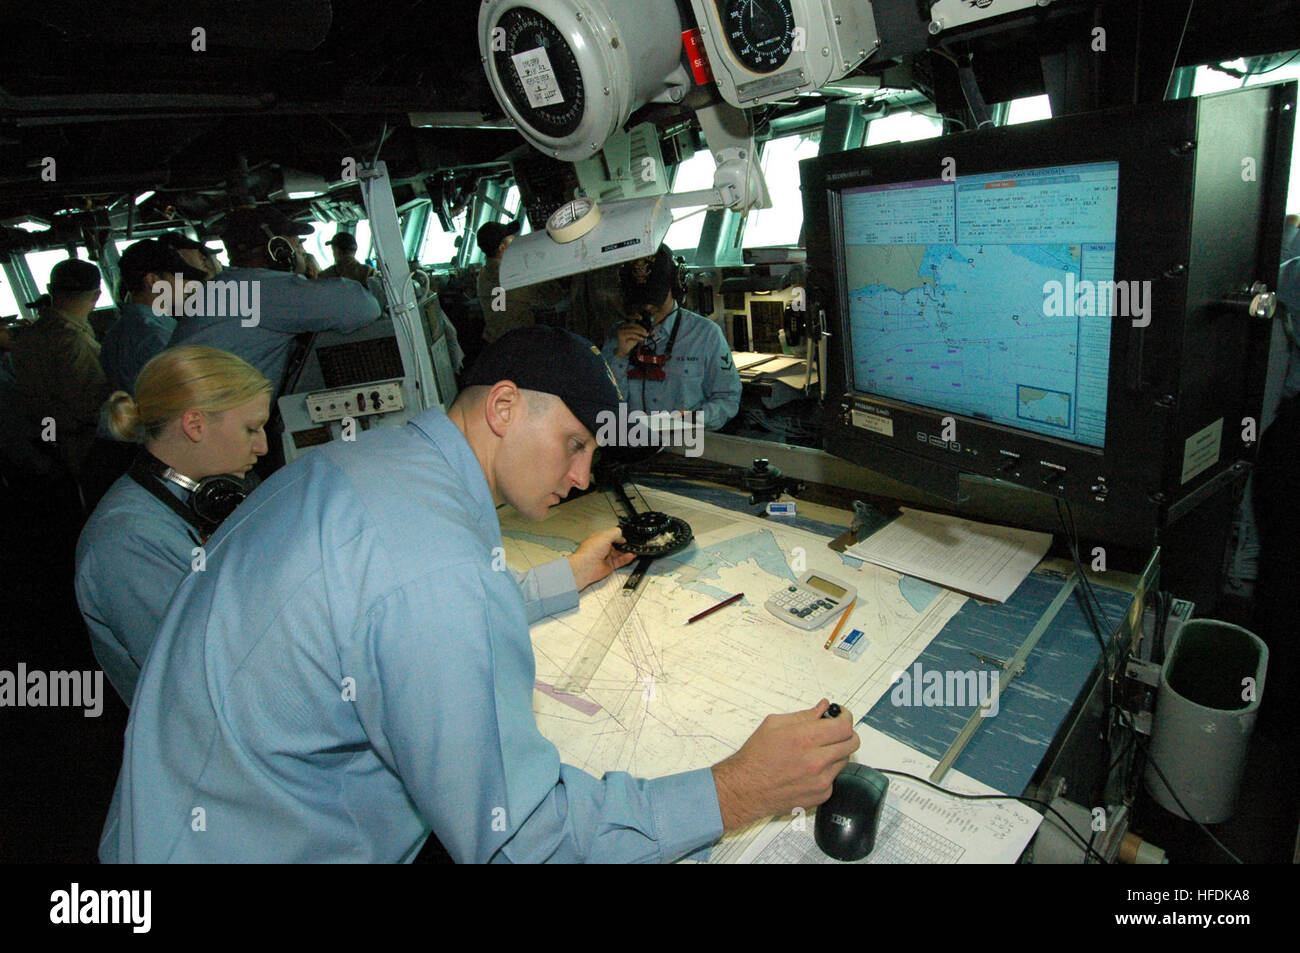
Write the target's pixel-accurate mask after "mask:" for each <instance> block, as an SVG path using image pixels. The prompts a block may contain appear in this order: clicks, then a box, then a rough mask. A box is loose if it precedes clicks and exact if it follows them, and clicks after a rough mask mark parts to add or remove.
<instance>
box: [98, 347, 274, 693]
mask: <svg viewBox="0 0 1300 953" xmlns="http://www.w3.org/2000/svg"><path fill="white" fill-rule="evenodd" d="M270 403H271V382H270V381H268V380H267V379H266V378H265V377H263V376H262V374H261V373H260V372H259V371H258V370H257V369H256V368H254V367H253V366H252V365H250V364H248V363H247V362H245V361H243V360H242V359H240V358H238V357H236V356H235V355H233V354H229V353H227V352H226V351H220V350H217V349H216V348H211V347H178V348H172V349H170V350H166V351H163V352H161V353H160V354H158V355H157V356H155V357H154V358H152V359H151V360H150V361H149V362H148V363H147V364H145V366H144V367H143V368H142V369H141V371H140V375H139V377H138V378H137V380H136V396H135V398H134V399H133V398H132V397H131V396H130V395H129V394H127V393H126V392H125V391H117V392H116V393H114V394H113V395H112V396H111V397H109V399H108V402H107V403H106V404H105V405H104V415H105V423H106V426H107V428H108V430H109V431H110V432H111V433H112V434H113V436H114V437H116V438H117V439H119V440H134V441H136V442H138V443H141V444H142V445H143V446H142V447H141V449H140V453H139V455H138V456H137V457H136V460H135V462H134V463H133V464H132V465H131V469H130V470H129V471H128V472H127V473H126V475H124V476H122V477H121V478H119V479H118V480H117V482H115V483H114V484H113V485H112V487H110V488H109V491H108V492H107V493H106V494H105V495H104V498H103V499H102V500H100V502H99V505H98V506H96V507H95V511H94V513H92V514H91V516H90V519H89V520H88V521H87V523H86V527H85V529H84V530H82V533H81V538H80V539H79V540H78V542H77V561H76V567H77V568H76V580H75V584H76V591H77V604H78V605H79V606H80V607H81V614H82V616H83V618H85V620H86V626H87V627H88V628H89V630H90V636H91V643H92V645H93V647H94V650H95V657H96V658H97V659H98V660H99V664H100V666H101V667H102V668H103V669H104V673H105V674H106V675H107V676H108V679H109V681H110V682H112V684H113V687H114V688H116V689H117V692H118V694H119V695H121V696H122V700H123V701H125V702H126V704H127V705H128V706H130V704H131V700H132V697H133V695H134V693H135V684H136V680H137V679H138V678H139V675H140V668H141V666H143V665H144V661H145V658H146V656H147V655H148V653H149V647H150V646H151V645H152V644H153V640H154V636H155V634H156V633H157V631H158V624H159V623H160V622H161V621H162V617H163V613H164V611H165V610H166V608H167V602H168V601H169V600H170V599H171V596H172V593H173V592H174V591H175V589H176V587H177V586H178V585H180V583H181V580H183V579H184V578H185V576H186V575H187V574H188V573H189V572H191V570H192V568H193V567H194V565H195V564H196V561H198V560H200V559H201V558H202V554H201V553H199V552H196V548H197V547H201V546H202V545H203V544H204V543H206V541H207V538H208V537H209V536H210V535H211V534H212V533H213V532H215V531H216V528H217V526H218V525H220V522H221V520H222V519H223V518H224V517H225V516H226V515H228V514H229V510H230V509H233V507H234V506H235V505H237V504H238V502H239V501H240V500H242V499H243V497H244V495H245V492H246V486H245V484H244V483H243V478H244V477H245V476H246V475H247V474H248V472H249V471H250V470H251V469H252V468H253V465H254V464H255V463H256V462H257V458H258V457H260V456H262V454H264V453H266V434H265V432H264V431H263V429H262V428H263V427H264V426H265V425H266V421H267V416H268V414H269V412H270Z"/></svg>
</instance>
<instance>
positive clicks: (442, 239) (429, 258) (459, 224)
mask: <svg viewBox="0 0 1300 953" xmlns="http://www.w3.org/2000/svg"><path fill="white" fill-rule="evenodd" d="M466 211H467V210H466V209H461V210H460V214H459V215H457V216H456V217H455V218H453V219H452V220H451V225H452V229H453V231H450V232H444V231H443V230H442V222H441V221H439V219H438V216H437V215H435V214H433V213H432V212H430V213H429V218H428V220H427V222H426V223H425V226H424V241H423V242H422V243H421V244H420V264H422V265H445V264H447V263H448V262H450V261H451V260H452V259H454V258H455V257H456V239H457V237H458V236H460V235H463V234H465V217H466Z"/></svg>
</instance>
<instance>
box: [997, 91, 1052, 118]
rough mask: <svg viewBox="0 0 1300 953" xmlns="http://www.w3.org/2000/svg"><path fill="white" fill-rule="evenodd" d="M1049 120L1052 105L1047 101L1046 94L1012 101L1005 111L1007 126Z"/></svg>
mask: <svg viewBox="0 0 1300 953" xmlns="http://www.w3.org/2000/svg"><path fill="white" fill-rule="evenodd" d="M1051 118H1052V104H1051V103H1050V102H1049V101H1048V98H1047V94H1046V93H1044V94H1043V95H1042V96H1026V97H1025V98H1024V99H1013V100H1012V101H1011V103H1010V105H1009V107H1008V109H1007V125H1008V126H1014V125H1016V124H1017V123H1022V122H1037V121H1038V120H1040V119H1051Z"/></svg>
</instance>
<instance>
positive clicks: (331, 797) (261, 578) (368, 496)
mask: <svg viewBox="0 0 1300 953" xmlns="http://www.w3.org/2000/svg"><path fill="white" fill-rule="evenodd" d="M501 546H502V543H501V531H500V526H499V523H498V521H497V515H496V509H495V506H494V504H493V502H492V498H491V495H490V493H489V490H488V485H487V481H486V479H485V478H484V476H483V472H482V469H481V468H480V466H479V463H478V461H477V459H476V458H475V457H474V454H473V452H472V451H471V449H470V447H469V444H468V443H467V442H466V441H465V439H464V437H463V436H462V435H461V433H460V431H459V430H457V429H456V427H455V426H454V425H453V424H452V423H451V422H450V421H449V420H448V419H447V417H446V416H445V415H444V414H443V413H442V412H441V411H440V410H437V409H433V410H428V411H425V412H424V413H422V414H420V415H419V416H418V417H416V418H415V419H414V420H413V421H411V422H410V423H409V424H408V425H407V426H405V427H400V428H383V429H376V430H373V431H370V432H368V433H366V434H363V435H362V436H361V437H360V439H359V440H357V441H356V442H355V443H343V442H338V443H333V444H330V445H328V446H326V447H323V448H321V449H318V450H314V451H312V452H311V453H310V454H307V455H306V456H304V457H302V458H301V459H299V460H297V461H295V462H294V463H292V464H290V465H289V466H287V467H285V468H284V469H282V470H280V471H279V472H277V473H276V474H275V475H274V476H272V477H271V478H270V479H269V480H267V481H266V482H265V483H263V484H262V485H261V486H260V487H259V488H258V489H257V490H256V491H255V492H254V493H253V495H252V496H250V497H249V499H248V500H246V501H245V502H244V503H243V504H241V506H240V508H239V509H238V510H237V511H236V513H235V514H234V516H232V517H231V518H230V519H229V520H227V521H226V524H225V525H224V526H223V527H222V528H221V529H220V530H219V531H218V532H217V534H216V535H215V536H214V537H213V538H212V539H211V540H210V541H209V544H208V551H207V570H206V571H205V572H201V573H193V574H191V575H190V577H189V578H188V579H186V580H185V582H183V583H182V584H181V586H180V588H179V589H178V590H177V591H176V595H175V597H174V598H173V600H172V603H171V605H170V606H169V607H168V611H167V616H166V618H165V619H164V621H163V624H162V628H161V631H160V632H159V634H158V638H157V641H156V642H155V644H154V647H153V650H152V652H151V653H150V656H149V660H148V663H147V664H146V665H145V667H144V671H143V673H142V675H141V679H140V683H139V685H138V686H137V689H136V700H135V706H134V708H133V709H132V712H131V720H130V722H129V724H128V726H127V731H126V739H125V751H124V757H123V764H122V771H121V774H120V775H119V777H118V782H117V789H116V791H115V792H114V796H113V806H112V808H111V809H110V812H109V817H108V821H107V824H106V825H105V828H104V835H103V838H102V839H101V843H100V857H101V858H102V859H103V860H104V861H143V862H151V861H326V860H332V861H382V862H393V861H399V860H410V859H411V858H412V857H413V856H414V855H415V854H416V852H417V851H418V849H419V848H420V846H421V844H422V843H423V842H424V840H425V838H426V836H427V834H428V832H429V830H430V829H432V830H433V831H435V832H436V833H437V835H438V838H439V840H440V841H441V842H442V844H443V845H444V846H445V847H446V848H447V850H448V852H449V853H450V854H451V856H452V857H454V858H455V859H456V860H458V861H461V862H478V861H489V860H491V861H516V862H519V861H546V860H550V861H580V860H591V861H631V860H671V859H674V858H677V857H680V856H682V855H684V854H686V853H689V852H691V851H693V850H696V849H698V848H700V847H702V846H705V845H707V844H709V843H711V842H712V841H714V840H715V839H716V838H717V837H718V836H720V835H721V833H722V819H721V815H720V812H719V807H718V802H717V792H716V790H715V787H714V783H713V775H712V772H711V770H710V769H708V768H701V769H698V770H696V771H692V772H687V773H683V774H678V775H672V776H669V777H666V778H659V779H656V780H640V779H636V778H633V777H632V776H630V775H628V774H626V773H623V772H611V773H609V774H607V775H606V776H605V777H604V779H602V780H598V779H596V778H594V777H592V776H590V775H588V774H586V773H584V772H582V771H580V770H578V769H576V768H573V767H570V766H568V765H564V764H562V763H561V762H560V757H559V753H558V752H557V751H556V749H555V747H554V745H552V744H551V743H550V742H549V741H548V740H547V739H546V738H545V737H543V736H542V734H541V733H540V732H539V731H538V729H537V723H536V719H535V717H534V715H533V679H534V663H533V648H532V644H531V642H530V641H529V635H528V614H527V611H526V608H525V600H524V596H523V594H521V592H520V588H519V586H518V585H517V584H516V582H515V580H514V579H513V578H512V577H511V575H510V574H509V573H507V572H499V571H495V570H494V566H501V565H502V563H501V554H502V553H503V550H502V549H501ZM532 583H533V584H534V586H535V587H536V588H535V591H534V593H533V595H534V596H537V595H545V594H547V593H550V594H552V598H550V599H549V600H543V601H537V602H534V605H533V609H534V610H535V611H536V612H543V611H545V612H552V611H556V610H557V609H559V608H563V607H566V606H572V605H574V604H575V602H576V598H575V592H574V586H575V584H574V580H573V574H572V571H571V570H570V568H569V566H568V563H567V561H565V560H558V561H556V562H555V563H551V564H549V565H547V566H544V567H541V568H540V569H539V570H537V571H535V572H534V573H533V579H532Z"/></svg>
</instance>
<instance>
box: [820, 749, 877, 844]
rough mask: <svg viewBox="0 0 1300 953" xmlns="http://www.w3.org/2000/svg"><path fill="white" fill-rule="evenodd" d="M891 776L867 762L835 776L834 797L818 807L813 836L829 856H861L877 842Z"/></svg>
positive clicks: (853, 765)
mask: <svg viewBox="0 0 1300 953" xmlns="http://www.w3.org/2000/svg"><path fill="white" fill-rule="evenodd" d="M888 790H889V778H887V777H885V776H884V775H883V774H881V773H880V772H879V771H877V770H876V769H875V768H869V767H867V766H866V765H865V764H850V765H849V766H848V767H847V768H845V769H844V770H843V771H841V772H840V773H839V776H838V777H836V778H835V785H834V789H833V791H832V793H831V796H830V799H829V800H828V801H827V802H826V803H825V804H822V805H821V806H820V807H818V808H817V819H816V820H815V821H814V822H813V839H814V840H816V841H817V846H818V847H820V848H821V849H822V853H824V854H825V855H826V856H828V857H833V858H834V859H835V860H861V859H862V858H863V857H866V856H867V855H868V854H870V853H871V849H872V848H873V847H875V846H876V832H877V831H879V830H880V815H881V814H883V813H884V806H885V792H886V791H888Z"/></svg>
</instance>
